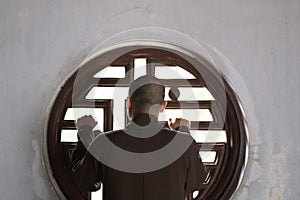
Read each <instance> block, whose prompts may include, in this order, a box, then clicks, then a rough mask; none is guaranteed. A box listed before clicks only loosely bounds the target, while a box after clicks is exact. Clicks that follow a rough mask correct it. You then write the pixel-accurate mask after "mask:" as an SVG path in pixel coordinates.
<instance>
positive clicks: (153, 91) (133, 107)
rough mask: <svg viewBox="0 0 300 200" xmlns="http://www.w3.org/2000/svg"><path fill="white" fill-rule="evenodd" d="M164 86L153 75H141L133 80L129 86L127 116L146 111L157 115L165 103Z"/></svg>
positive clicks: (130, 116)
mask: <svg viewBox="0 0 300 200" xmlns="http://www.w3.org/2000/svg"><path fill="white" fill-rule="evenodd" d="M164 96H165V87H164V85H163V84H162V83H161V81H160V80H159V79H157V78H155V77H153V76H142V77H140V78H138V79H136V80H134V81H133V82H132V83H131V85H130V87H129V94H128V99H127V107H128V117H129V118H132V117H134V116H135V115H137V114H141V113H148V114H152V115H156V116H157V115H158V113H159V112H162V111H163V110H164V108H165V107H166V105H167V102H166V101H164Z"/></svg>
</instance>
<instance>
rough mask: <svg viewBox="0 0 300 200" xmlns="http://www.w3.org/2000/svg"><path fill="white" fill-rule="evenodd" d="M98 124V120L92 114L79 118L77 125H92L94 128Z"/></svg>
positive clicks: (78, 126)
mask: <svg viewBox="0 0 300 200" xmlns="http://www.w3.org/2000/svg"><path fill="white" fill-rule="evenodd" d="M97 124H98V122H97V121H95V119H94V118H93V117H92V116H91V115H85V116H83V117H81V118H79V119H77V122H76V126H77V128H78V129H79V128H80V127H82V126H90V127H92V128H95V126H96V125H97Z"/></svg>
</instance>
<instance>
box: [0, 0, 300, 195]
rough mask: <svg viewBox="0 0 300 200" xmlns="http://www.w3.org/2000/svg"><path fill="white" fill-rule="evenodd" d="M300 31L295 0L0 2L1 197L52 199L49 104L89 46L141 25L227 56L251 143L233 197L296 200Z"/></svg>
mask: <svg viewBox="0 0 300 200" xmlns="http://www.w3.org/2000/svg"><path fill="white" fill-rule="evenodd" d="M299 25H300V1H298V0H261V1H259V0H248V1H245V0H242V1H238V0H230V1H212V0H200V1H191V0H190V1H172V0H166V1H158V0H152V1H141V0H128V1H113V0H105V1H97V0H82V1H70V0H66V1H62V2H61V1H52V0H45V1H38V0H27V1H16V0H10V1H4V0H1V2H0V71H1V73H0V92H1V104H0V111H1V115H2V116H1V122H0V127H1V145H0V160H1V162H0V177H1V181H0V199H1V200H15V199H26V200H27V199H28V200H31V199H34V200H36V199H49V200H53V199H58V196H57V195H56V193H55V192H54V191H53V189H52V188H51V186H50V185H51V184H50V181H49V178H48V176H47V173H46V170H45V168H44V166H43V162H42V157H43V154H42V145H41V144H42V135H43V127H44V126H45V113H46V109H47V107H48V105H49V104H50V101H51V98H52V97H53V96H54V94H55V91H56V90H57V89H58V85H59V83H61V82H62V80H63V79H64V78H65V77H66V76H67V75H68V74H69V73H70V71H71V69H72V68H73V67H74V66H75V65H76V64H77V63H79V62H80V61H81V60H82V59H83V58H84V57H85V56H86V55H87V53H88V52H89V51H90V50H91V49H92V48H93V47H94V46H95V45H96V44H98V43H99V42H101V41H103V40H104V39H106V38H108V37H109V36H111V35H113V34H116V33H118V32H121V31H124V30H128V29H132V28H137V27H145V26H159V27H165V28H170V29H174V30H177V31H180V32H182V33H185V34H187V35H189V36H191V37H192V38H194V39H195V40H196V41H199V42H203V43H205V44H208V45H211V46H213V47H215V48H216V49H218V50H219V51H220V52H222V53H223V54H224V55H225V56H226V57H224V59H223V61H224V62H225V66H227V67H228V68H226V67H225V68H224V69H223V70H224V73H225V74H227V75H228V77H229V78H230V79H231V81H232V84H233V86H234V87H235V89H236V90H237V93H238V94H239V95H240V96H241V99H242V101H243V105H244V108H245V112H246V115H247V120H248V123H249V129H250V143H251V146H250V152H249V153H250V155H249V163H248V167H247V171H246V174H245V178H244V180H243V182H242V186H241V187H240V189H239V190H238V193H237V195H236V197H235V199H299V198H300V192H299V190H298V189H299V184H300V176H299V170H298V169H299V167H300V163H299V161H300V159H299V153H300V145H299V141H300V136H299V135H300V134H299V131H300V127H299V126H300V125H299V113H300V106H299V99H300V95H299V86H300V83H299V78H298V76H299V75H300V73H299V72H300V68H299V65H300V56H299V55H300V39H299V35H300V26H299ZM229 61H230V62H231V63H232V65H231V64H230V62H229Z"/></svg>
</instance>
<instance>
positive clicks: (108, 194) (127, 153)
mask: <svg viewBox="0 0 300 200" xmlns="http://www.w3.org/2000/svg"><path fill="white" fill-rule="evenodd" d="M133 122H134V123H132V122H131V123H130V124H129V125H128V126H127V127H126V128H125V129H124V130H118V131H112V132H107V133H101V134H100V135H98V136H97V137H96V138H95V139H93V135H94V134H96V135H97V134H98V133H97V132H93V131H92V128H91V127H88V126H85V127H81V128H80V129H79V132H78V135H79V136H80V138H81V140H80V141H79V142H78V145H77V147H76V148H75V150H74V152H73V155H72V176H73V180H74V181H75V183H76V184H77V185H78V187H79V188H80V190H82V191H85V192H87V191H95V190H97V189H99V183H100V182H102V183H103V199H104V200H184V199H185V196H186V195H187V194H188V193H191V192H193V191H195V190H201V188H202V185H203V182H204V179H205V177H206V172H205V170H204V166H203V164H202V161H201V158H200V156H199V153H198V149H197V144H196V143H195V141H194V140H193V138H192V137H191V136H189V135H188V134H187V133H183V132H179V131H174V130H170V129H167V128H163V127H162V126H161V125H160V124H159V123H158V121H157V118H156V117H154V116H150V117H149V115H146V114H142V115H138V116H137V117H135V118H134V119H133ZM181 131H188V129H187V128H184V127H181ZM138 134H140V135H138ZM83 138H84V139H83ZM84 140H85V141H84ZM90 142H91V145H90V146H89V147H88V149H89V150H88V151H87V150H86V148H85V146H87V145H83V143H86V144H88V143H90ZM107 144H108V145H107Z"/></svg>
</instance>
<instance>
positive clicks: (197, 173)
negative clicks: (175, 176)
mask: <svg viewBox="0 0 300 200" xmlns="http://www.w3.org/2000/svg"><path fill="white" fill-rule="evenodd" d="M188 156H189V165H188V170H187V171H188V174H187V179H186V188H185V190H186V193H187V194H190V193H192V192H193V191H200V190H201V189H202V188H203V183H204V181H205V178H206V176H207V172H206V168H205V166H204V165H203V163H202V160H201V157H200V155H199V150H198V147H197V143H196V142H195V141H193V143H192V144H191V146H190V148H189V155H188Z"/></svg>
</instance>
